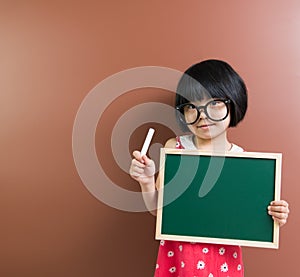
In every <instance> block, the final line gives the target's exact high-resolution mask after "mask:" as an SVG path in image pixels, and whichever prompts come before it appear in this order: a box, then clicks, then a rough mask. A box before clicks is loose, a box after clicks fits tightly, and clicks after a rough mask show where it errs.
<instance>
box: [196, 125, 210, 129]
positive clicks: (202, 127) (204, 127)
mask: <svg viewBox="0 0 300 277" xmlns="http://www.w3.org/2000/svg"><path fill="white" fill-rule="evenodd" d="M213 125H214V124H201V125H199V126H197V128H200V129H207V128H209V127H211V126H213Z"/></svg>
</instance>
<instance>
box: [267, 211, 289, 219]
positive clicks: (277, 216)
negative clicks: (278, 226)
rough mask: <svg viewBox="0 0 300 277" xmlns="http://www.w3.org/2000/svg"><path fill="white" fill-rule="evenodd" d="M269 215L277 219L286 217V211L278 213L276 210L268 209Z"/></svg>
mask: <svg viewBox="0 0 300 277" xmlns="http://www.w3.org/2000/svg"><path fill="white" fill-rule="evenodd" d="M269 215H271V216H272V217H274V218H276V219H279V220H281V219H287V218H288V214H287V213H278V212H272V211H269Z"/></svg>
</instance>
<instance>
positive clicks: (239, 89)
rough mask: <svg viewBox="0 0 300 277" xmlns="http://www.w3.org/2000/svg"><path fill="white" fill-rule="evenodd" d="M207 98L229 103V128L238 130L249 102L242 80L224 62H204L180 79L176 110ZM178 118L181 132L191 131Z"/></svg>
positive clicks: (186, 72)
mask: <svg viewBox="0 0 300 277" xmlns="http://www.w3.org/2000/svg"><path fill="white" fill-rule="evenodd" d="M205 98H222V99H229V100H230V123H229V127H235V126H237V124H238V123H239V122H240V121H241V120H242V119H243V118H244V116H245V114H246V111H247V105H248V99H247V88H246V85H245V83H244V81H243V79H242V78H241V77H240V76H239V75H238V73H237V72H236V71H235V70H234V69H233V68H232V67H231V66H230V65H229V64H228V63H226V62H224V61H221V60H205V61H202V62H200V63H197V64H194V65H192V66H191V67H190V68H188V69H187V70H186V71H185V72H184V74H183V76H182V77H181V78H180V80H179V83H178V86H177V90H176V100H175V106H179V105H182V104H185V103H189V102H192V101H201V100H203V99H205ZM176 118H177V121H178V123H179V126H180V128H181V129H182V131H185V132H186V131H189V129H188V127H187V126H186V125H184V124H183V123H182V122H181V121H180V120H179V115H178V111H176Z"/></svg>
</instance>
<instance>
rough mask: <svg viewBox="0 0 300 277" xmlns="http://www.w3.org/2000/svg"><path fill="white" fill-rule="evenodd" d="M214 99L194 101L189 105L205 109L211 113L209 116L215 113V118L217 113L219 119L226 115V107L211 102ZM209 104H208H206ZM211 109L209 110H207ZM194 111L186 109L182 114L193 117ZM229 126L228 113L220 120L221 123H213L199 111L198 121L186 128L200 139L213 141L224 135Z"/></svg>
mask: <svg viewBox="0 0 300 277" xmlns="http://www.w3.org/2000/svg"><path fill="white" fill-rule="evenodd" d="M212 100H214V99H212V98H210V99H208V98H206V99H204V100H202V101H195V102H191V104H193V105H195V106H197V107H199V106H205V105H206V107H207V111H209V112H211V114H214V113H216V116H218V113H219V115H220V117H223V116H222V115H224V114H226V113H227V107H226V105H223V104H222V103H219V102H211V104H210V103H209V102H210V101H212ZM208 103H209V104H208ZM209 109H211V110H209ZM193 112H194V109H191V110H189V109H186V110H185V112H184V114H185V117H186V118H188V117H193ZM229 124H230V113H228V116H227V117H226V118H225V119H224V120H222V121H213V120H211V119H209V118H208V117H207V115H206V114H205V112H204V111H203V109H201V113H200V117H199V119H198V120H197V121H196V122H195V123H194V124H192V125H188V128H189V129H190V131H191V132H192V133H193V134H195V135H196V136H197V137H198V138H200V139H205V140H207V139H209V140H213V139H215V138H217V137H220V136H221V135H224V134H225V135H226V131H227V128H228V126H229Z"/></svg>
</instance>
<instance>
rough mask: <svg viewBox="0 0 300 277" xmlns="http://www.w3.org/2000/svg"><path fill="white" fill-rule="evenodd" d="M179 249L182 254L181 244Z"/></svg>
mask: <svg viewBox="0 0 300 277" xmlns="http://www.w3.org/2000/svg"><path fill="white" fill-rule="evenodd" d="M178 248H179V251H180V252H182V245H181V244H180V245H179V246H178Z"/></svg>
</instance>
